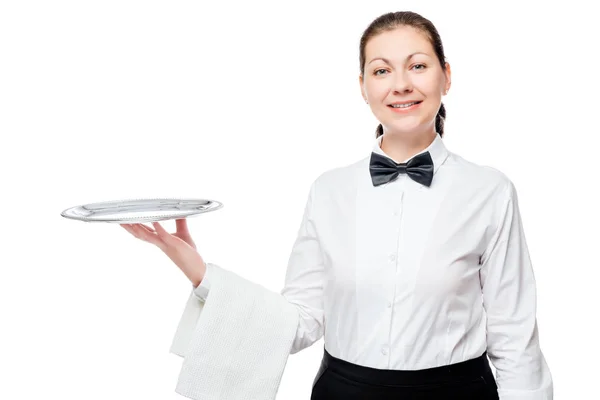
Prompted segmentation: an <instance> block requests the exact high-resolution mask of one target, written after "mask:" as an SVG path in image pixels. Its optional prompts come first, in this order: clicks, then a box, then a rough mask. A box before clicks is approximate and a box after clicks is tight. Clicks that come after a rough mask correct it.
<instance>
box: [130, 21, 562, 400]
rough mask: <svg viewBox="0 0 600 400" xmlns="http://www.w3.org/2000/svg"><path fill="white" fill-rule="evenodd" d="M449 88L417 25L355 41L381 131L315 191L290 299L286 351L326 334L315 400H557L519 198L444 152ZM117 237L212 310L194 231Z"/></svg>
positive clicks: (440, 61) (182, 227)
mask: <svg viewBox="0 0 600 400" xmlns="http://www.w3.org/2000/svg"><path fill="white" fill-rule="evenodd" d="M450 78H451V71H450V65H449V64H448V63H447V62H445V57H444V52H443V46H442V42H441V39H440V37H439V35H438V32H437V30H436V29H435V27H434V26H433V24H432V23H431V22H430V21H429V20H427V19H425V18H423V17H422V16H420V15H418V14H415V13H412V12H396V13H388V14H385V15H382V16H380V17H379V18H377V19H376V20H374V21H373V22H372V23H371V25H370V26H369V27H368V28H367V29H366V31H365V32H364V34H363V36H362V38H361V41H360V76H359V81H360V86H361V93H362V96H363V98H364V99H365V101H366V102H367V103H368V104H369V105H370V107H371V110H372V112H373V114H374V115H375V116H376V117H377V119H378V120H379V121H380V122H381V124H380V125H379V126H378V127H377V132H376V140H375V143H374V146H373V151H372V153H371V154H370V156H369V157H366V158H363V159H362V160H359V161H357V162H355V163H353V164H351V165H348V166H344V167H340V168H336V169H333V170H330V171H327V172H325V173H323V174H322V175H321V176H319V177H318V178H317V179H316V180H315V181H314V182H313V184H312V185H311V188H310V194H309V197H308V201H307V204H306V208H305V212H304V216H303V220H302V225H301V227H300V229H299V233H298V237H297V239H296V242H295V243H294V247H293V250H292V253H291V256H290V260H289V264H288V269H287V273H286V279H285V286H284V288H283V290H282V291H281V294H282V295H283V296H284V297H285V298H286V299H287V300H288V301H289V302H290V303H292V304H294V305H295V306H296V307H297V309H298V313H299V324H298V329H297V333H296V337H295V340H294V343H293V346H292V349H291V354H293V353H296V352H298V351H300V350H302V349H304V348H306V347H308V346H310V345H312V344H313V343H315V342H316V341H317V340H319V339H320V338H321V337H323V336H324V337H325V351H324V357H323V361H322V363H321V368H320V369H319V371H318V373H317V375H316V377H315V380H314V383H313V390H312V397H311V399H313V400H324V399H328V400H335V399H345V400H349V399H433V400H435V399H461V400H464V399H478V400H486V399H502V400H508V399H520V400H525V399H527V400H534V399H535V400H549V399H552V396H553V389H552V377H551V374H550V371H549V368H548V365H547V363H546V361H545V359H544V356H543V354H542V352H541V350H540V347H539V337H538V331H537V322H536V289H535V280H534V275H533V270H532V266H531V262H530V258H529V253H528V249H527V244H526V241H525V236H524V233H523V228H522V223H521V218H520V213H519V207H518V201H517V193H516V190H515V187H514V185H513V184H512V182H511V181H510V179H508V178H507V177H506V176H505V175H504V174H503V173H501V172H500V171H498V170H495V169H493V168H491V167H487V166H480V165H476V164H474V163H472V162H469V161H467V160H465V159H463V158H462V157H460V156H458V155H457V154H454V153H452V152H450V151H448V150H447V149H446V147H445V145H444V143H443V141H442V136H443V134H444V118H445V109H444V106H443V104H441V97H442V95H445V94H447V92H448V90H449V88H450V83H451V79H450ZM123 227H124V228H125V229H127V230H128V231H129V232H131V233H132V234H133V235H134V236H136V237H138V238H140V239H142V240H146V241H148V242H151V243H154V244H156V245H157V246H158V247H160V248H161V249H162V250H163V251H164V252H165V253H166V254H167V255H168V256H169V257H170V258H171V259H172V260H173V262H174V263H175V264H177V265H178V266H179V267H180V268H181V269H182V271H183V272H184V273H185V274H186V276H188V278H189V279H190V280H191V281H192V283H193V285H194V287H196V289H195V291H194V292H195V294H197V296H198V297H199V298H200V299H206V296H207V295H208V293H209V283H210V271H211V270H210V268H208V269H207V265H206V263H204V261H203V260H202V257H201V256H200V255H199V254H198V253H197V252H196V251H195V246H194V243H193V241H192V239H191V237H190V235H189V232H188V230H187V226H186V222H185V220H178V221H177V232H176V233H175V234H172V235H171V234H169V233H167V232H166V231H165V230H164V229H163V228H162V227H161V226H160V224H158V223H154V227H155V230H153V229H152V228H149V227H146V226H144V225H141V224H134V225H131V226H129V225H123ZM209 265H210V264H209ZM488 356H489V358H490V360H491V362H492V363H493V364H494V366H495V368H496V370H497V374H496V377H494V375H493V374H492V371H491V368H490V365H489V362H488V359H487V357H488Z"/></svg>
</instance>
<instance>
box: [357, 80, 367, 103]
mask: <svg viewBox="0 0 600 400" xmlns="http://www.w3.org/2000/svg"><path fill="white" fill-rule="evenodd" d="M358 83H359V84H360V95H361V96H362V98H363V100H364V101H367V95H366V94H365V88H364V80H363V76H362V74H360V75H358Z"/></svg>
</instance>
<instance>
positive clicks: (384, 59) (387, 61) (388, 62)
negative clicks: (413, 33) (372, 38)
mask: <svg viewBox="0 0 600 400" xmlns="http://www.w3.org/2000/svg"><path fill="white" fill-rule="evenodd" d="M417 54H425V55H426V56H428V55H429V54H427V53H423V52H421V51H417V52H416V53H412V54H411V55H409V56H408V57H406V59H407V60H410V58H411V57H413V56H415V55H417ZM375 60H382V61H384V62H386V63H387V64H390V65H391V64H392V63H391V62H390V60H388V59H387V58H384V57H376V58H374V59H372V60H371V61H369V64H371V63H372V62H373V61H375Z"/></svg>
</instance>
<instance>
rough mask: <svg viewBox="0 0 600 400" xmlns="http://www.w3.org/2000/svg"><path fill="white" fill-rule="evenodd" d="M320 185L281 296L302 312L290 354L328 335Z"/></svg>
mask: <svg viewBox="0 0 600 400" xmlns="http://www.w3.org/2000/svg"><path fill="white" fill-rule="evenodd" d="M316 192H317V181H315V182H313V184H312V185H311V187H310V193H309V196H308V200H307V202H306V206H305V208H304V214H303V216H302V222H301V224H300V228H299V229H298V234H297V237H296V241H295V242H294V245H293V247H292V252H291V254H290V257H289V261H288V266H287V271H286V275H285V285H284V287H283V289H282V290H281V294H282V295H283V296H284V297H285V298H286V300H287V301H288V302H289V303H291V304H293V305H295V306H296V308H297V309H298V329H297V332H296V337H295V339H294V343H293V345H292V348H291V350H290V354H295V353H297V352H299V351H300V350H302V349H305V348H307V347H309V346H311V345H312V344H314V343H315V342H316V341H318V340H319V339H320V338H321V337H323V334H324V333H325V326H324V311H323V283H324V280H325V278H324V270H325V268H324V261H323V255H322V251H321V246H320V243H319V240H318V238H317V232H316V226H315V205H316V199H315V197H316Z"/></svg>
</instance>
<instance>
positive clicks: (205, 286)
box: [192, 263, 212, 301]
mask: <svg viewBox="0 0 600 400" xmlns="http://www.w3.org/2000/svg"><path fill="white" fill-rule="evenodd" d="M211 270H212V266H211V264H209V263H207V264H206V272H205V273H204V277H203V278H202V281H201V282H200V284H199V285H198V286H197V287H196V288H194V287H193V286H192V288H193V290H194V291H193V293H194V296H196V297H197V298H198V299H199V300H200V301H206V298H207V297H208V292H209V290H210V271H211Z"/></svg>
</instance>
